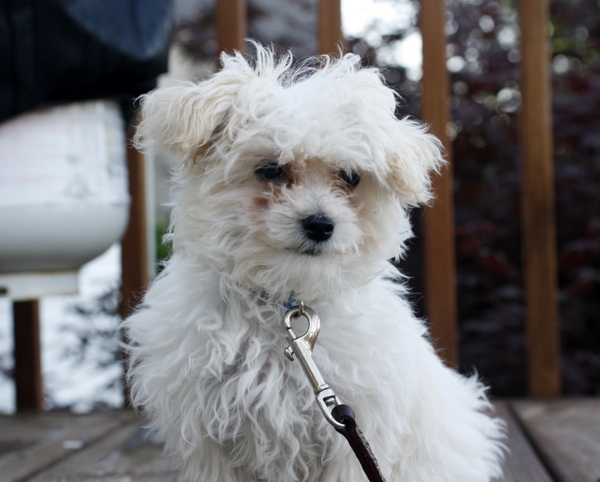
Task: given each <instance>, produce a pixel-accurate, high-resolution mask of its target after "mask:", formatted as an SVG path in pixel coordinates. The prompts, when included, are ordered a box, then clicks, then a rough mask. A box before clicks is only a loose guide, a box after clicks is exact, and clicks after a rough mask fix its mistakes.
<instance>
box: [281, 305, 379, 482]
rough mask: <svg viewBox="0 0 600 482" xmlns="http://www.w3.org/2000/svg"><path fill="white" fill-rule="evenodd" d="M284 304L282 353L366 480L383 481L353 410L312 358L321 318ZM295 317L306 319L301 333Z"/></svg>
mask: <svg viewBox="0 0 600 482" xmlns="http://www.w3.org/2000/svg"><path fill="white" fill-rule="evenodd" d="M290 296H291V295H290ZM294 301H295V300H294ZM286 307H287V308H288V311H287V312H286V314H285V318H284V325H285V329H286V330H287V334H288V340H289V341H290V345H289V346H288V347H287V349H286V350H285V354H286V355H287V357H288V358H289V359H290V360H294V356H295V357H296V358H297V359H298V361H300V364H301V366H302V369H303V371H304V373H305V375H306V376H307V378H308V380H309V381H310V383H311V385H312V387H313V390H314V393H315V398H316V400H317V403H318V405H319V408H320V409H321V412H322V413H323V416H324V417H325V419H326V420H327V421H328V422H329V423H330V424H331V425H333V426H334V428H335V429H336V430H337V431H338V433H340V434H341V435H343V436H344V437H345V438H346V440H347V441H348V443H349V444H350V447H351V448H352V450H353V452H354V454H355V455H356V458H357V459H358V461H359V462H360V465H361V467H362V468H363V471H364V472H365V474H366V476H367V478H368V479H369V482H385V479H384V478H383V475H381V470H380V469H379V465H378V463H377V459H376V458H375V455H374V454H373V451H372V450H371V446H370V445H369V443H368V442H367V440H366V439H365V436H364V435H363V433H362V431H361V430H360V429H359V428H358V426H357V425H356V420H355V417H354V411H353V410H352V408H350V407H349V406H348V405H344V404H342V403H341V401H340V399H339V398H338V397H337V396H336V394H335V393H334V392H333V390H332V389H331V387H330V386H329V385H327V383H325V380H324V379H323V377H322V376H321V373H320V372H319V369H318V368H317V366H316V365H315V362H314V360H313V358H312V350H313V347H314V346H315V343H316V341H317V336H318V335H319V330H320V328H321V320H320V319H319V317H318V315H317V314H316V312H315V311H314V310H312V309H311V308H309V307H307V306H304V303H303V302H302V301H300V302H298V303H297V305H296V304H294V305H293V306H287V305H286ZM299 317H304V318H306V319H307V320H308V329H307V330H306V333H304V335H301V336H297V335H296V333H295V332H294V329H293V328H292V320H293V319H295V318H299Z"/></svg>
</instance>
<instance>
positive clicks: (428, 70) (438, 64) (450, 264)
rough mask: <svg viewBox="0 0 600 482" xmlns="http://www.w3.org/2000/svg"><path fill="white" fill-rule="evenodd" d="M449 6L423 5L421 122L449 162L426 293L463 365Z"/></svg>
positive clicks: (438, 190) (441, 347) (444, 351)
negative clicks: (451, 126) (447, 31)
mask: <svg viewBox="0 0 600 482" xmlns="http://www.w3.org/2000/svg"><path fill="white" fill-rule="evenodd" d="M445 15H446V2H445V1H444V0H428V1H427V2H421V14H420V26H421V31H422V33H423V79H422V92H423V93H422V96H421V117H422V119H423V121H425V122H426V123H427V124H429V125H430V126H431V131H432V132H433V134H435V135H436V136H437V137H438V139H440V140H441V141H442V144H443V145H444V150H445V152H446V158H447V159H448V161H449V163H448V165H447V167H446V168H444V169H443V171H442V174H441V175H440V176H434V179H433V189H434V191H435V195H436V199H435V202H434V204H433V205H432V206H429V207H427V208H426V209H425V217H424V231H425V239H424V242H425V244H424V247H425V294H426V297H425V299H426V303H427V306H426V311H427V319H428V320H429V323H430V325H431V338H432V340H433V342H434V344H435V347H436V349H437V350H438V351H439V354H440V356H441V357H442V358H443V359H444V361H445V362H446V363H447V364H448V365H451V366H458V358H459V354H458V341H457V333H458V331H457V319H458V315H457V312H458V307H457V301H456V249H455V239H454V190H453V180H452V164H451V162H452V161H451V157H452V146H451V144H450V139H449V138H448V134H447V133H446V127H447V125H448V122H449V121H450V103H449V93H450V87H449V83H450V80H449V77H448V71H447V70H446V34H445V22H446V16H445Z"/></svg>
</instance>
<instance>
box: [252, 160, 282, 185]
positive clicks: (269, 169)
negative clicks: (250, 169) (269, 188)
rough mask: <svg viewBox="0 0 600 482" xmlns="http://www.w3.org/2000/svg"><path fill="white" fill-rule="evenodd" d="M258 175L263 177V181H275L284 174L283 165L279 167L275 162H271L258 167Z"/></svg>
mask: <svg viewBox="0 0 600 482" xmlns="http://www.w3.org/2000/svg"><path fill="white" fill-rule="evenodd" d="M254 172H256V174H257V175H258V177H260V178H262V179H264V180H265V181H277V180H278V179H281V178H282V177H283V176H285V171H284V170H283V167H281V166H280V165H279V164H277V163H276V162H273V163H271V164H267V165H266V166H262V167H259V168H258V169H257V170H256V171H254Z"/></svg>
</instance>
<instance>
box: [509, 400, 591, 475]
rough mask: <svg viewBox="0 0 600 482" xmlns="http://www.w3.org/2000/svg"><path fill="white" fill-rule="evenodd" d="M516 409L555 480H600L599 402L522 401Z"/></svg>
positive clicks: (515, 405)
mask: <svg viewBox="0 0 600 482" xmlns="http://www.w3.org/2000/svg"><path fill="white" fill-rule="evenodd" d="M513 406H514V409H515V412H516V413H517V415H518V417H519V418H520V419H521V421H522V423H523V425H524V426H525V428H526V431H527V432H528V435H529V436H530V438H531V440H532V441H533V444H534V445H535V447H536V448H537V450H538V452H539V453H540V455H541V458H542V460H543V461H544V462H545V463H546V464H547V466H548V467H549V469H550V471H551V473H552V474H553V475H554V477H555V478H556V480H558V481H563V482H574V481H579V480H581V481H590V482H596V481H598V480H600V399H587V400H578V401H577V402H574V401H572V400H568V399H566V400H553V401H523V402H516V403H514V405H513Z"/></svg>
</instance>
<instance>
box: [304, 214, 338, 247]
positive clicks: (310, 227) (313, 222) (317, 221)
mask: <svg viewBox="0 0 600 482" xmlns="http://www.w3.org/2000/svg"><path fill="white" fill-rule="evenodd" d="M301 223H302V228H304V234H306V237H307V238H308V239H312V240H313V241H317V242H319V243H321V242H323V241H327V240H328V239H329V238H331V235H332V234H333V221H332V220H331V219H329V218H328V217H327V216H324V215H322V214H315V215H313V216H307V217H305V218H304V219H303V220H302V221H301Z"/></svg>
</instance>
